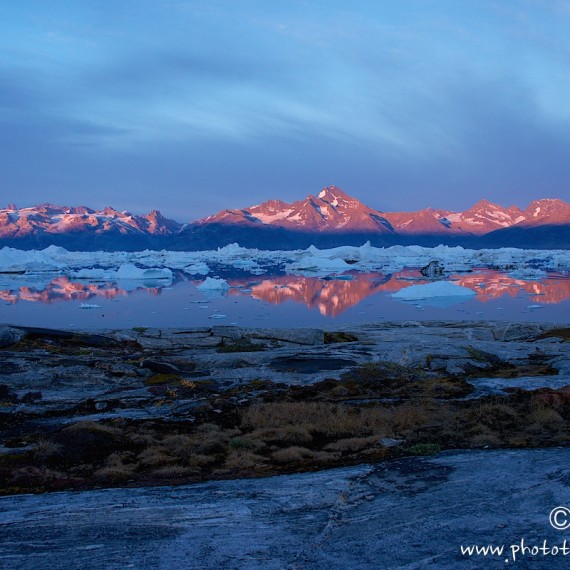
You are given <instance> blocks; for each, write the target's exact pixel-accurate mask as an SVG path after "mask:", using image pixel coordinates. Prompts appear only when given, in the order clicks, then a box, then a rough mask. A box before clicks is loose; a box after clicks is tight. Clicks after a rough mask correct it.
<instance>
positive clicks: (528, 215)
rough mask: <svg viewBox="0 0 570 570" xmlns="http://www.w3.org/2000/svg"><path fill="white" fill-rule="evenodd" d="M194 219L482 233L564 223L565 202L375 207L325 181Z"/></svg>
mask: <svg viewBox="0 0 570 570" xmlns="http://www.w3.org/2000/svg"><path fill="white" fill-rule="evenodd" d="M199 223H200V224H204V223H205V224H208V223H220V224H238V225H252V226H255V225H269V226H274V227H281V228H286V229H292V230H298V231H318V232H374V233H395V234H402V235H415V234H418V235H419V234H448V235H484V234H487V233H489V232H492V231H494V230H498V229H503V228H508V227H512V226H515V225H521V226H522V225H536V224H537V223H539V224H544V223H552V224H562V223H570V204H567V203H565V202H563V201H562V200H550V199H544V200H536V201H535V202H532V204H530V205H529V207H528V208H527V209H526V210H525V211H523V210H521V209H520V208H519V207H517V206H510V207H508V208H507V207H504V206H501V205H499V204H495V203H493V202H491V201H490V200H487V199H482V200H479V201H478V202H477V203H476V204H474V205H473V206H472V207H471V208H468V209H467V210H464V211H463V212H454V211H449V210H441V209H434V208H424V209H422V210H418V211H415V212H381V211H379V210H374V209H373V208H370V207H368V206H366V205H365V204H363V203H362V202H360V201H359V200H357V199H356V198H353V197H352V196H350V195H348V194H346V193H345V192H344V191H343V190H341V189H340V188H338V187H337V186H327V187H325V188H323V189H322V190H321V191H320V192H319V193H318V194H317V195H316V196H313V195H309V196H307V198H305V199H302V200H298V201H296V202H293V203H290V204H288V203H286V202H283V201H281V200H269V201H267V202H264V203H262V204H258V205H256V206H252V207H251V208H244V209H243V210H223V211H222V212H220V213H218V214H216V215H214V216H210V217H209V218H205V219H204V220H200V221H199Z"/></svg>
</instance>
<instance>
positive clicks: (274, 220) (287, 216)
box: [199, 186, 392, 233]
mask: <svg viewBox="0 0 570 570" xmlns="http://www.w3.org/2000/svg"><path fill="white" fill-rule="evenodd" d="M199 223H202V224H208V223H221V224H228V223H237V224H246V225H255V224H265V225H272V226H276V227H281V228H286V229H295V230H299V231H318V232H329V231H332V232H336V231H339V230H342V231H347V232H348V231H352V232H355V231H359V232H360V231H362V232H364V231H374V232H375V233H386V232H391V231H392V230H391V228H390V224H389V223H388V222H387V220H386V219H385V218H383V217H382V214H381V213H380V212H378V211H377V210H374V209H372V208H369V207H368V206H366V205H365V204H363V203H362V202H360V201H359V200H357V199H356V198H353V197H352V196H349V195H348V194H346V193H345V192H343V191H342V190H341V189H340V188H338V187H337V186H327V187H325V188H323V189H322V190H321V192H319V194H318V195H317V196H313V195H309V196H307V197H306V198H305V199H303V200H297V201H296V202H292V203H290V204H288V203H286V202H282V201H281V200H269V201H267V202H263V203H262V204H258V205H256V206H252V207H250V208H244V209H243V210H223V211H222V212H219V213H218V214H216V215H214V216H210V217H208V218H205V219H203V220H200V221H199Z"/></svg>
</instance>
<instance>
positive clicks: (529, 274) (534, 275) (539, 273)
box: [509, 267, 547, 281]
mask: <svg viewBox="0 0 570 570" xmlns="http://www.w3.org/2000/svg"><path fill="white" fill-rule="evenodd" d="M546 276H547V273H546V271H543V270H542V269H535V268H534V267H521V268H520V269H515V270H514V271H511V272H510V273H509V277H514V278H515V279H524V280H525V281H534V280H536V281H538V280H540V279H544V278H545V277H546Z"/></svg>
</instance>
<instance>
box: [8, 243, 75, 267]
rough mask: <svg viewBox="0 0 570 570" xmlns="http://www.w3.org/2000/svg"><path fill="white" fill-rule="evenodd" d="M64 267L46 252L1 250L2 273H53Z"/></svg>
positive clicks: (9, 248)
mask: <svg viewBox="0 0 570 570" xmlns="http://www.w3.org/2000/svg"><path fill="white" fill-rule="evenodd" d="M64 267H65V266H64V265H63V264H61V263H58V262H56V261H54V260H53V259H52V258H51V257H50V255H49V254H47V253H46V252H45V251H36V250H31V251H22V250H19V249H14V248H12V247H3V248H2V249H0V273H46V272H48V273H53V272H58V271H59V270H61V269H63V268H64Z"/></svg>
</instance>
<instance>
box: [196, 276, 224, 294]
mask: <svg viewBox="0 0 570 570" xmlns="http://www.w3.org/2000/svg"><path fill="white" fill-rule="evenodd" d="M229 288H230V286H229V285H228V282H227V281H226V280H225V279H214V278H213V277H206V280H205V281H202V283H200V285H198V286H197V287H196V289H198V290H199V291H225V290H226V289H229Z"/></svg>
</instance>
